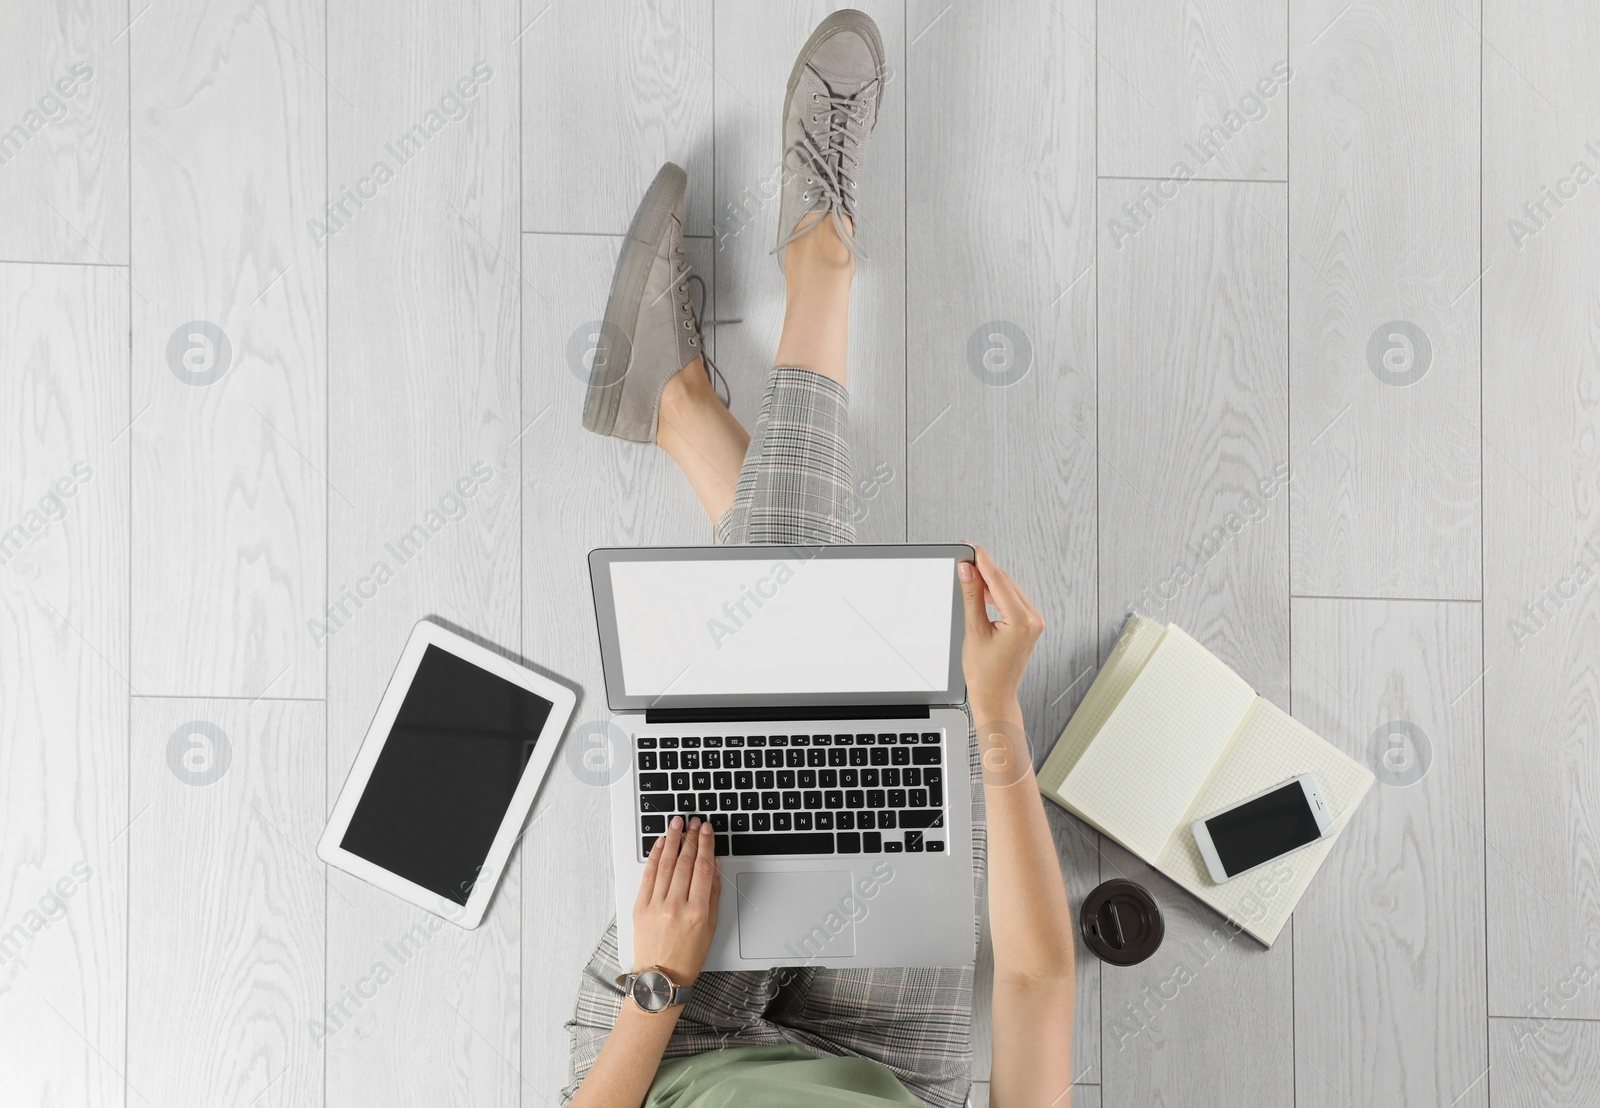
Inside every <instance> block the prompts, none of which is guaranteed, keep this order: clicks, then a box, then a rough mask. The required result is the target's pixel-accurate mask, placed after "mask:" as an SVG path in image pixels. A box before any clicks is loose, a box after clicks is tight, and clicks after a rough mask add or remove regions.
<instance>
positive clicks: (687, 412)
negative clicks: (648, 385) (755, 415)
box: [656, 358, 750, 520]
mask: <svg viewBox="0 0 1600 1108" xmlns="http://www.w3.org/2000/svg"><path fill="white" fill-rule="evenodd" d="M656 445H657V446H659V447H661V449H663V450H665V451H666V452H667V455H668V456H669V457H671V459H672V460H673V461H674V462H676V463H678V468H679V469H680V470H682V471H683V475H684V476H685V477H687V478H688V479H689V485H690V487H692V488H693V489H694V491H695V495H696V496H698V497H699V498H700V505H701V507H703V508H705V510H706V514H707V515H709V516H710V517H711V518H712V519H713V520H718V519H721V518H722V516H723V514H724V513H725V512H727V510H728V509H729V508H730V507H732V506H733V492H734V488H735V487H736V485H737V483H738V480H739V467H740V466H742V465H743V464H744V458H745V454H746V453H747V452H748V450H749V449H750V432H748V431H746V430H745V429H744V426H743V425H742V424H741V423H740V422H739V420H738V419H737V418H736V417H735V416H734V414H733V413H732V412H730V411H728V409H727V408H725V407H723V406H722V401H721V400H719V399H718V398H717V394H716V391H715V390H714V389H713V388H712V387H711V380H710V378H709V377H707V376H706V368H705V363H704V362H703V361H702V360H701V359H699V358H696V359H695V360H694V361H692V362H690V363H689V364H688V365H686V366H684V367H683V368H682V369H681V370H679V371H678V372H677V373H676V374H675V375H673V376H672V377H671V378H670V379H669V380H668V381H667V384H666V387H665V388H664V389H662V390H661V420H660V422H659V423H658V424H657V426H656Z"/></svg>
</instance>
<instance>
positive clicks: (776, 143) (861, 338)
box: [691, 0, 909, 542]
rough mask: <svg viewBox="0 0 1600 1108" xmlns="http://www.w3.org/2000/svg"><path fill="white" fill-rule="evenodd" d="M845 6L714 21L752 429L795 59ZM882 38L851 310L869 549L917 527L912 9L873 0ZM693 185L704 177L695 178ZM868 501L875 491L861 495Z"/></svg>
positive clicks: (718, 198)
mask: <svg viewBox="0 0 1600 1108" xmlns="http://www.w3.org/2000/svg"><path fill="white" fill-rule="evenodd" d="M832 6H833V5H831V4H827V3H823V2H821V0H789V2H786V3H783V4H761V5H753V4H719V5H718V6H717V15H716V46H717V50H716V55H715V56H716V129H717V137H718V147H719V150H720V153H719V155H718V157H717V159H716V177H715V180H716V195H715V215H714V217H713V228H712V233H713V236H714V237H715V239H716V244H717V251H718V257H717V260H718V265H717V281H718V288H717V295H718V303H719V304H720V305H721V311H722V314H723V315H724V316H726V317H727V318H729V319H741V320H743V323H742V324H739V325H737V326H729V327H724V328H719V331H720V333H719V334H718V336H717V340H718V341H717V347H716V350H717V353H718V355H719V357H718V362H717V364H718V366H719V367H720V368H721V369H722V370H723V371H724V372H725V373H726V374H727V375H728V380H729V382H730V384H731V385H732V387H733V410H734V412H735V414H737V415H738V416H739V418H740V419H742V420H743V421H744V423H745V425H746V426H749V425H750V424H751V423H753V422H754V421H755V417H756V412H757V410H758V409H759V408H760V404H761V395H762V390H763V387H764V384H765V381H766V375H767V370H768V369H769V368H770V367H771V365H772V356H773V352H774V351H775V350H776V349H777V347H778V335H779V333H780V332H781V330H782V325H783V308H784V295H783V290H784V280H783V274H782V271H781V270H780V269H779V268H778V265H777V263H776V262H775V261H774V259H773V258H772V257H771V256H770V253H769V252H770V251H771V250H772V244H773V243H774V242H775V241H776V240H777V215H778V201H777V193H778V187H779V176H780V172H781V159H782V156H783V146H782V131H781V126H782V122H783V120H782V111H783V97H784V88H785V82H786V81H787V79H788V74H789V70H790V68H791V67H792V66H793V64H794V59H795V54H796V52H797V51H798V50H799V49H800V47H801V46H802V45H803V44H804V43H805V41H806V38H807V37H808V36H809V35H810V34H811V31H812V30H813V28H815V27H816V25H817V24H818V23H820V22H821V21H822V19H823V18H824V17H825V16H826V15H827V14H828V10H829V8H830V7H832ZM861 8H862V10H864V11H866V12H867V14H868V15H870V16H872V18H873V19H874V20H876V21H877V23H878V26H879V28H880V29H881V31H882V33H883V42H884V49H885V51H886V54H887V62H886V64H887V66H888V68H889V71H890V72H889V76H888V78H887V79H886V84H885V93H884V98H883V101H882V107H881V110H880V112H879V116H878V126H877V130H876V131H874V132H873V136H872V144H871V147H870V149H869V152H868V155H867V169H866V175H865V177H864V178H863V180H862V194H863V198H862V200H861V205H860V208H859V211H858V215H859V221H860V227H859V228H858V231H857V241H858V242H859V244H860V246H861V248H862V250H863V251H865V253H866V255H867V260H865V261H863V262H862V263H860V264H859V265H858V267H857V269H856V277H855V288H854V291H853V292H852V293H851V303H850V315H851V320H850V331H851V338H850V349H849V355H848V356H849V366H850V379H849V387H850V423H851V449H852V451H853V454H854V463H855V476H856V481H857V484H858V486H860V487H862V488H863V490H866V489H868V488H870V489H872V490H873V495H872V498H871V503H870V504H868V505H866V508H867V511H866V515H865V518H863V519H862V520H861V521H860V522H859V523H858V524H857V537H858V538H859V540H860V541H861V542H900V541H903V540H904V538H905V533H906V514H905V513H906V507H905V506H906V478H905V472H906V418H905V415H906V316H905V310H906V288H907V284H906V280H907V279H906V239H905V219H904V211H905V209H904V199H903V198H904V196H905V192H906V177H905V151H906V132H905V120H906V113H907V111H908V110H909V108H908V104H907V101H908V99H909V96H908V93H907V91H906V88H905V81H904V77H903V74H904V72H905V49H906V33H905V25H906V19H905V13H904V11H903V10H902V6H901V5H900V4H891V3H888V2H886V0H883V2H874V3H863V4H862V5H861ZM691 187H692V182H691ZM863 496H864V497H865V491H864V492H863Z"/></svg>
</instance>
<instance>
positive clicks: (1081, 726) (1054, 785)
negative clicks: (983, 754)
mask: <svg viewBox="0 0 1600 1108" xmlns="http://www.w3.org/2000/svg"><path fill="white" fill-rule="evenodd" d="M1166 630H1167V627H1166V624H1164V623H1157V622H1156V621H1155V620H1153V619H1145V618H1144V617H1143V616H1131V617H1129V619H1128V623H1127V626H1125V627H1124V628H1123V629H1122V635H1121V636H1120V637H1119V638H1118V639H1117V645H1116V646H1114V647H1112V648H1111V656H1110V657H1108V658H1107V659H1106V664H1105V665H1104V666H1101V667H1100V672H1099V673H1098V674H1096V675H1095V679H1094V682H1093V683H1092V684H1091V685H1090V686H1089V691H1088V692H1087V693H1085V694H1084V697H1083V703H1082V704H1079V705H1078V710H1077V711H1076V712H1073V713H1072V718H1071V719H1070V720H1068V721H1067V726H1066V728H1065V729H1064V730H1063V731H1062V732H1061V738H1060V739H1058V740H1056V745H1055V749H1054V750H1052V751H1050V757H1048V758H1046V759H1045V762H1044V765H1043V766H1041V767H1040V768H1039V788H1040V790H1041V791H1042V792H1044V793H1045V794H1046V795H1050V794H1053V793H1055V792H1056V790H1058V789H1059V788H1060V787H1061V782H1062V781H1064V780H1066V777H1067V774H1069V773H1071V772H1072V767H1073V766H1076V765H1077V764H1078V759H1079V758H1082V757H1083V752H1084V751H1085V750H1087V749H1088V747H1089V743H1090V741H1091V740H1092V739H1093V738H1094V737H1095V736H1096V735H1097V734H1099V733H1100V728H1101V727H1102V726H1104V725H1105V722H1106V720H1107V719H1108V718H1109V717H1110V715H1111V713H1112V712H1113V711H1115V710H1116V707H1117V705H1118V704H1119V703H1121V701H1122V697H1123V694H1124V693H1126V692H1127V691H1128V688H1129V686H1131V685H1132V684H1133V680H1134V678H1136V677H1138V676H1139V674H1140V673H1141V672H1142V671H1143V669H1144V664H1145V662H1147V661H1149V659H1150V654H1151V652H1152V651H1154V650H1155V648H1156V644H1158V643H1159V642H1160V641H1161V637H1162V636H1163V635H1164V634H1166ZM1052 799H1055V797H1053V796H1052Z"/></svg>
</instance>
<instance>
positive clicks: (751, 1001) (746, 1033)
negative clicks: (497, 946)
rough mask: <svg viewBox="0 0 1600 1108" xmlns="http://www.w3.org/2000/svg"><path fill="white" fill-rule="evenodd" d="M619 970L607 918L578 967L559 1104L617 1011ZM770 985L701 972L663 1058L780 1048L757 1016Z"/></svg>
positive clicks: (570, 1093) (762, 977)
mask: <svg viewBox="0 0 1600 1108" xmlns="http://www.w3.org/2000/svg"><path fill="white" fill-rule="evenodd" d="M622 972H623V971H622V967H621V966H620V965H619V964H618V963H617V922H616V920H612V921H611V926H610V927H609V928H607V929H606V933H605V934H604V935H603V936H602V937H601V939H600V943H599V945H598V946H596V947H595V950H594V954H593V955H591V956H590V958H589V964H588V965H587V966H586V967H584V971H583V977H582V978H581V979H580V981H579V983H578V1000H577V1004H576V1006H575V1008H574V1010H573V1013H572V1018H571V1019H570V1020H568V1021H567V1038H568V1045H569V1048H570V1053H571V1057H572V1073H571V1077H570V1081H569V1083H568V1085H567V1087H566V1088H565V1089H563V1090H562V1091H561V1101H560V1102H561V1103H562V1104H566V1103H567V1102H568V1101H570V1100H571V1099H572V1098H573V1097H574V1096H576V1095H577V1092H578V1086H579V1085H581V1084H583V1079H584V1078H585V1077H586V1076H588V1073H589V1069H590V1067H591V1066H593V1065H594V1060H595V1059H596V1058H598V1057H599V1056H600V1048H601V1047H602V1046H604V1045H605V1041H606V1036H607V1035H609V1034H611V1027H612V1025H613V1024H614V1023H615V1022H616V1019H617V1014H618V1013H619V1012H621V1011H622V1005H623V1003H624V1001H625V999H626V998H625V997H624V996H623V994H622V989H621V988H620V987H618V985H617V983H616V982H617V976H618V975H619V974H621V973H622ZM776 987H777V986H776V983H775V980H774V977H773V975H772V974H770V973H755V972H750V973H702V974H701V975H700V977H699V980H697V981H696V982H695V991H694V996H693V997H692V998H691V999H690V1001H689V1007H688V1008H687V1010H685V1012H684V1013H683V1015H682V1016H681V1017H679V1019H678V1024H677V1026H676V1027H674V1028H673V1029H672V1039H671V1040H670V1041H669V1042H668V1043H667V1049H666V1053H665V1055H664V1057H665V1058H683V1057H686V1056H688V1055H691V1054H703V1053H704V1052H706V1051H708V1050H720V1049H722V1048H723V1047H738V1046H782V1045H784V1044H785V1043H786V1042H788V1040H787V1039H785V1038H784V1035H783V1033H782V1032H781V1031H779V1030H778V1029H777V1028H775V1027H774V1026H773V1025H772V1024H770V1023H768V1022H767V1021H766V1020H765V1019H764V1018H763V1016H762V1013H763V1012H764V1011H765V1010H766V1007H767V1005H768V1004H769V1003H770V1002H771V999H772V995H773V992H774V991H775V990H776Z"/></svg>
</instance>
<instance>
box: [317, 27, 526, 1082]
mask: <svg viewBox="0 0 1600 1108" xmlns="http://www.w3.org/2000/svg"><path fill="white" fill-rule="evenodd" d="M329 15H330V19H329V25H328V35H329V38H328V72H329V73H330V74H331V75H334V79H335V80H336V81H338V82H340V83H342V84H343V85H345V86H347V87H348V89H349V95H350V96H351V98H352V99H353V100H355V101H356V104H355V106H354V107H351V106H350V105H347V104H345V103H343V101H342V100H340V99H339V98H338V97H337V96H335V97H334V100H333V101H332V102H330V120H329V128H330V134H329V140H330V141H329V148H330V151H331V159H332V160H331V164H330V166H329V180H330V181H331V182H332V186H331V187H332V189H333V191H334V192H335V193H339V194H342V190H343V189H344V188H346V187H349V188H351V189H360V188H362V185H361V183H360V182H361V181H362V179H363V178H367V179H368V180H375V179H377V178H384V180H383V182H382V183H381V184H378V185H377V186H376V188H375V192H376V195H375V196H374V197H373V198H372V199H369V200H367V201H365V202H364V204H363V205H362V206H361V207H360V208H352V214H351V216H350V217H349V218H348V219H347V220H345V221H344V222H343V224H342V226H341V227H340V228H339V229H338V230H337V232H336V233H335V234H333V235H332V236H331V237H330V238H329V240H328V243H327V250H328V271H329V287H330V289H331V291H332V300H331V317H332V320H333V325H332V329H331V330H330V333H329V351H330V364H331V365H334V366H336V367H337V371H336V372H335V373H334V374H333V375H332V380H331V382H330V390H329V413H330V423H331V426H332V427H333V429H334V433H333V435H332V443H331V452H330V457H329V460H328V461H329V469H328V476H329V479H330V482H331V484H332V486H333V487H335V488H337V489H339V490H340V491H341V492H342V493H343V494H344V496H345V497H347V498H348V503H347V502H346V501H345V500H344V499H342V498H340V497H337V496H336V497H335V498H334V503H333V504H332V505H330V507H331V512H330V516H331V519H330V541H329V580H330V581H331V582H332V584H331V585H330V588H329V592H330V594H332V596H333V597H334V598H335V599H336V600H337V601H338V603H339V604H341V605H342V610H341V611H340V612H339V613H338V619H337V621H336V625H335V621H330V634H329V638H328V640H327V644H326V645H327V651H328V670H329V690H330V693H329V699H328V720H329V736H330V742H329V750H328V781H327V790H328V792H327V798H328V801H329V802H330V803H331V802H332V800H333V798H334V796H335V795H336V794H337V792H338V789H339V787H340V785H341V783H342V782H343V780H344V777H345V773H346V771H347V770H348V768H349V766H350V763H351V760H352V759H353V758H354V756H355V753H356V749H357V746H358V744H359V742H360V739H361V736H362V733H363V732H364V730H365V728H366V726H367V724H368V722H369V720H370V719H371V714H372V710H373V706H374V705H375V704H376V703H377V701H378V699H379V697H380V696H381V694H382V692H383V689H384V686H385V684H386V683H387V681H388V679H389V675H390V673H391V671H392V667H393V665H394V661H395V658H396V657H397V656H398V654H399V651H400V648H401V644H402V643H403V642H404V641H405V639H406V636H407V635H408V633H409V632H410V630H411V628H412V626H413V624H414V623H415V622H416V620H417V619H419V618H421V617H423V616H430V617H433V618H437V619H440V620H442V621H444V622H446V623H448V624H450V625H453V626H455V627H457V628H458V629H460V630H462V631H464V632H465V633H467V634H469V635H472V636H475V637H478V638H479V639H480V640H481V641H484V642H485V643H486V644H487V645H489V646H490V647H492V648H494V649H498V650H500V651H502V652H506V653H513V652H514V651H515V650H516V648H517V642H518V637H519V632H520V626H519V625H520V616H521V613H520V610H519V609H520V603H519V598H518V595H517V592H518V588H519V585H520V578H519V559H520V535H519V531H520V503H519V500H520V498H519V496H518V494H517V488H516V480H515V477H514V474H512V473H505V472H499V471H496V470H495V469H494V468H493V466H494V463H495V460H496V459H497V458H498V457H499V456H500V455H501V453H502V452H503V451H504V449H505V447H506V444H507V443H509V442H510V441H511V440H512V439H513V438H514V437H515V436H516V435H517V433H518V430H519V427H518V420H519V415H520V413H519V409H518V392H519V383H518V375H519V361H520V357H521V347H520V342H521V333H520V317H521V306H520V297H521V289H522V288H523V277H522V275H521V270H520V268H519V261H518V256H517V252H518V237H519V235H518V224H519V222H520V220H519V214H518V213H519V200H518V191H517V185H518V177H519V172H520V170H519V165H518V155H517V150H518V126H519V115H520V104H519V101H518V97H517V67H518V59H517V49H516V47H514V46H513V45H512V42H513V40H514V39H515V37H516V35H517V32H518V30H519V27H518V23H517V18H518V13H517V9H516V6H515V5H501V4H493V5H491V4H469V5H464V6H461V5H458V6H454V7H451V8H448V9H446V8H441V7H439V6H437V5H431V4H423V3H407V4H403V5H401V6H399V7H398V8H397V7H395V6H394V5H389V4H380V3H376V2H363V3H355V4H346V5H343V6H340V7H338V8H336V9H332V10H330V13H329ZM464 89H466V90H470V96H469V95H468V94H467V92H466V91H464ZM456 98H460V99H462V100H465V102H466V109H465V114H458V113H457V112H456V110H455V109H454V108H452V106H451V105H452V104H454V103H456V102H457V100H456ZM452 117H455V118H452ZM405 136H410V137H409V138H405ZM379 163H382V164H384V165H385V166H386V168H387V169H388V173H387V174H384V173H382V172H378V171H375V170H374V166H375V165H377V164H379ZM402 536H410V539H409V544H404V543H402ZM380 564H381V565H382V566H383V567H384V572H381V573H380V572H378V571H377V568H376V567H377V566H378V565H380ZM380 578H381V579H382V580H379V579H380ZM346 590H349V591H348V592H347V591H346ZM329 880H330V884H329V887H330V890H331V891H332V892H333V893H334V895H333V896H332V897H331V898H330V900H329V920H328V982H329V986H328V987H329V990H330V995H334V996H337V995H339V992H340V990H341V989H342V988H344V987H346V986H349V985H353V984H354V983H356V982H358V981H359V980H360V979H361V978H362V977H363V976H364V975H366V974H367V973H368V972H369V970H370V967H371V966H372V964H373V961H374V960H375V959H377V958H380V957H381V956H382V951H383V949H384V944H385V943H386V942H392V941H396V940H398V939H399V938H400V937H401V936H404V935H406V934H407V933H412V932H413V929H414V928H418V927H420V928H423V929H424V932H425V933H426V934H428V935H429V936H430V937H429V938H428V939H427V940H426V943H425V945H423V946H422V947H421V950H420V952H419V953H418V954H416V955H415V956H414V957H413V958H412V959H411V960H410V961H408V962H407V963H406V966H405V969H404V971H403V972H401V973H399V974H398V975H397V976H396V978H395V980H394V981H393V983H391V984H390V985H388V986H387V987H385V988H384V989H383V990H382V991H381V992H380V993H379V994H378V996H377V997H376V998H374V999H373V1000H372V1001H371V1002H369V1003H368V1004H367V1005H366V1006H365V1007H364V1008H362V1009H361V1011H360V1012H359V1013H358V1014H357V1016H356V1018H355V1021H354V1022H353V1023H352V1024H351V1025H350V1027H349V1030H348V1031H347V1032H345V1033H341V1034H339V1035H338V1036H336V1037H335V1038H333V1039H331V1040H329V1042H328V1044H327V1048H326V1059H327V1063H326V1067H327V1102H328V1103H329V1104H330V1105H347V1104H348V1105H354V1104H369V1103H374V1102H382V1103H391V1102H392V1103H427V1104H446V1103H458V1104H474V1105H480V1106H488V1105H514V1104H518V1103H520V1102H521V1101H522V1100H524V1099H527V1100H529V1101H530V1102H531V1101H533V1100H534V1098H533V1097H532V1096H531V1095H530V1094H529V1092H528V1086H527V1085H526V1083H525V1082H524V1081H523V1080H522V1079H521V1078H520V1077H519V1072H518V1066H517V1050H518V1041H519V1039H520V1036H521V1026H520V1021H521V1010H522V996H521V991H520V988H519V981H518V978H519V973H520V969H519V962H520V959H521V951H520V941H521V920H520V915H521V900H522V888H521V881H520V879H519V876H518V874H517V872H516V870H515V868H514V867H513V869H512V871H511V872H510V873H508V874H507V876H506V877H505V878H504V879H503V880H502V881H501V883H500V887H499V890H498V892H497V893H496V895H495V898H494V901H493V903H492V904H491V905H490V908H489V913H488V915H487V916H486V917H485V920H484V923H483V925H482V927H480V928H479V929H478V930H477V931H473V932H466V931H462V930H460V929H458V928H456V927H454V926H451V925H448V924H446V925H444V926H443V927H442V928H439V929H438V930H434V929H432V927H430V925H431V924H433V923H435V921H437V920H438V918H439V917H436V916H432V915H430V914H428V913H425V912H422V911H420V910H418V909H415V908H412V907H411V906H409V905H407V904H404V903H402V902H400V901H398V900H396V899H394V898H393V897H390V896H389V895H388V894H386V893H382V892H379V891H377V890H376V889H373V888H371V887H369V886H367V885H365V884H363V883H361V882H359V881H356V880H354V879H351V878H347V877H345V876H344V875H342V874H332V875H330V879H329ZM536 1091H537V1092H539V1093H540V1094H543V1093H544V1092H545V1090H542V1089H540V1090H536Z"/></svg>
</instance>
